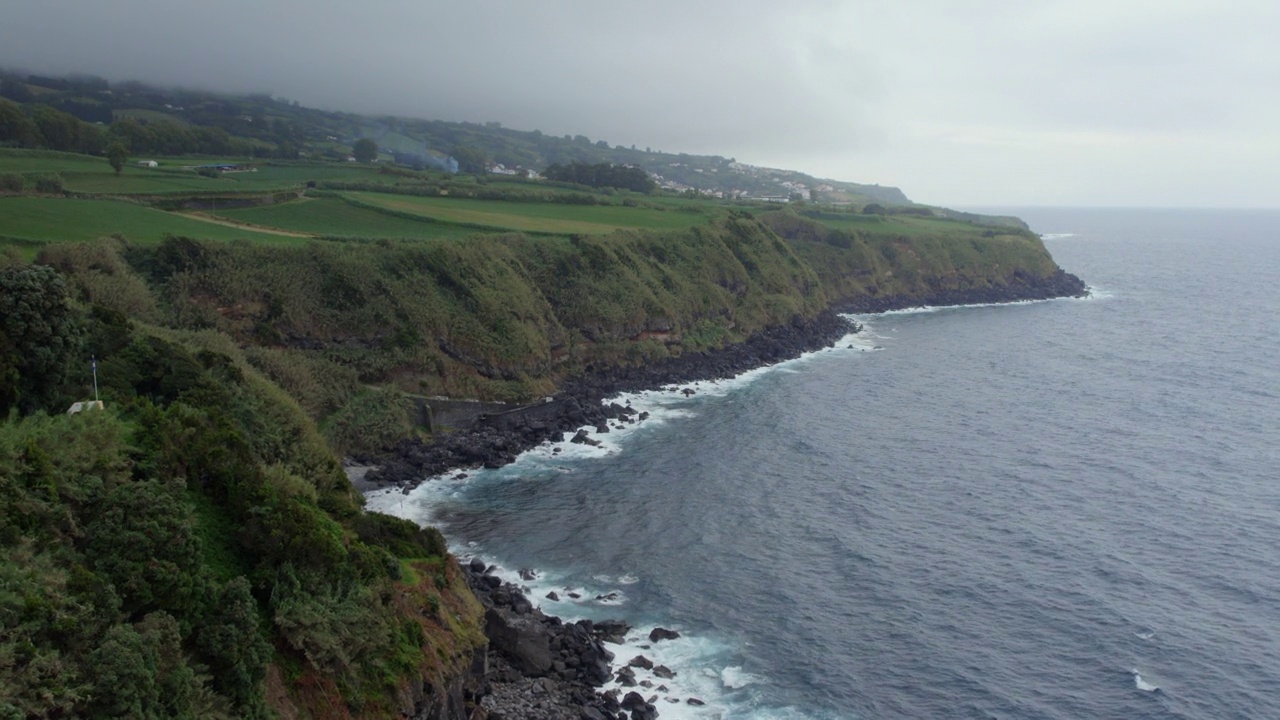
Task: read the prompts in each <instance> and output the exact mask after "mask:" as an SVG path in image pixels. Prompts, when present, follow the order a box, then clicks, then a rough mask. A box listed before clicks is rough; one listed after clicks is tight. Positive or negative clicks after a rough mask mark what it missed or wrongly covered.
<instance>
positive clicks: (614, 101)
mask: <svg viewBox="0 0 1280 720" xmlns="http://www.w3.org/2000/svg"><path fill="white" fill-rule="evenodd" d="M1278 45H1280V3H1277V2H1275V0H1153V1H1147V0H1042V1H1041V0H1024V1H1021V2H1019V1H1016V0H969V1H967V2H958V1H955V2H953V1H948V0H898V1H896V2H895V1H893V0H865V1H862V2H834V1H823V0H787V1H785V2H780V1H778V0H774V1H773V2H756V1H754V0H739V1H737V2H719V1H710V0H708V1H704V2H695V1H694V0H683V1H681V2H674V1H668V0H647V1H646V2H643V3H638V2H632V3H625V4H623V3H607V2H600V1H599V0H597V1H595V2H587V1H582V2H571V1H567V0H564V1H554V0H548V1H545V2H536V1H534V0H525V1H509V0H468V1H466V2H462V1H457V2H430V1H423V0H417V1H414V0H394V1H393V0H363V1H362V2H341V3H339V2H333V1H331V0H217V1H216V2H214V1H212V0H204V1H202V2H201V1H196V0H0V65H5V66H22V67H25V68H29V69H32V70H36V71H45V72H76V71H79V72H88V73H94V74H98V75H102V76H104V77H107V78H109V79H112V80H120V79H130V78H136V79H140V80H147V81H152V82H159V83H166V84H184V85H191V86H199V87H204V88H210V89H218V90H230V91H239V90H252V91H271V92H274V93H275V94H276V95H277V96H285V97H288V98H290V99H296V100H299V101H301V102H302V103H303V104H305V105H311V106H317V107H322V108H328V109H340V110H350V111H356V112H367V113H389V114H397V115H408V116H417V117H428V118H441V119H447V120H472V121H488V120H497V121H500V122H502V123H503V124H504V125H506V126H508V127H513V128H518V129H525V130H532V129H535V128H536V129H539V130H542V131H543V132H546V133H551V134H564V133H572V134H579V133H580V134H584V135H587V136H589V137H590V138H591V139H592V140H600V139H604V140H608V141H609V142H610V143H612V144H623V145H631V144H635V145H637V146H640V147H645V146H650V147H653V148H654V149H662V150H667V151H672V152H691V153H713V154H719V155H725V156H731V157H736V158H737V159H738V160H740V161H743V162H749V163H753V164H758V165H768V166H773V167H786V168H792V169H797V170H802V171H805V172H808V173H811V174H814V175H819V176H825V177H832V178H836V179H840V180H853V181H858V182H878V183H882V184H887V185H897V186H900V187H901V188H902V189H903V190H904V191H906V193H907V194H908V195H909V196H910V197H911V198H912V199H915V200H918V201H921V202H928V203H934V204H942V205H953V206H964V205H1129V206H1179V205H1195V206H1252V207H1276V206H1278V205H1280V51H1278V50H1277V46H1278Z"/></svg>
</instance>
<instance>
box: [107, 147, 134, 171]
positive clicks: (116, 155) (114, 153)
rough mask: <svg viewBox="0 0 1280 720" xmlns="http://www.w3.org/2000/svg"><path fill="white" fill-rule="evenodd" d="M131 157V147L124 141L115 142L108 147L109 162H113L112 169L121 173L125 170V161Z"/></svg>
mask: <svg viewBox="0 0 1280 720" xmlns="http://www.w3.org/2000/svg"><path fill="white" fill-rule="evenodd" d="M128 159H129V148H127V147H125V146H124V143H122V142H113V143H111V145H110V146H108V147H107V162H109V163H111V167H112V169H114V170H115V171H116V175H119V174H120V173H121V171H123V170H124V163H125V161H126V160H128Z"/></svg>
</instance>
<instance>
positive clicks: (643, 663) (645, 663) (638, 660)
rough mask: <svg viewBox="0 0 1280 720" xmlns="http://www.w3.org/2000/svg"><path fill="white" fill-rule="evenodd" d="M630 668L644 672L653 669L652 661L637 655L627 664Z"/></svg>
mask: <svg viewBox="0 0 1280 720" xmlns="http://www.w3.org/2000/svg"><path fill="white" fill-rule="evenodd" d="M627 664H628V665H630V666H631V667H638V668H644V669H645V670H652V669H653V661H652V660H650V659H649V658H647V657H645V656H643V655H637V656H635V657H633V658H631V660H629V661H628V662H627Z"/></svg>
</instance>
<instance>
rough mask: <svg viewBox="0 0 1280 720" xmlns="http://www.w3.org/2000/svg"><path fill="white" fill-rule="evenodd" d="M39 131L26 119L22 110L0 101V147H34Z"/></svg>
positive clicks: (29, 119)
mask: <svg viewBox="0 0 1280 720" xmlns="http://www.w3.org/2000/svg"><path fill="white" fill-rule="evenodd" d="M38 135H39V130H37V129H36V124H35V123H34V122H32V121H31V118H29V117H27V116H26V115H25V114H24V113H23V112H22V108H21V107H19V106H18V105H16V104H14V103H11V102H9V101H8V100H4V99H0V145H13V146H15V147H35V146H36V145H37V143H38V142H39V140H38Z"/></svg>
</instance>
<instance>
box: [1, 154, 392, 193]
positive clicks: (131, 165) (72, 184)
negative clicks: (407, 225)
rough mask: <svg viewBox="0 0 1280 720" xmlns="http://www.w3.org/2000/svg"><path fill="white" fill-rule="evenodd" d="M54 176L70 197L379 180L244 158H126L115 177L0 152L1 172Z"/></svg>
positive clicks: (91, 163)
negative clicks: (218, 169) (219, 166)
mask: <svg viewBox="0 0 1280 720" xmlns="http://www.w3.org/2000/svg"><path fill="white" fill-rule="evenodd" d="M140 160H155V161H157V162H159V163H160V166H159V167H156V168H143V167H138V165H137V163H138V161H140ZM221 162H228V163H245V164H248V165H252V166H254V167H256V168H257V169H258V170H257V172H243V173H227V174H224V175H221V176H219V177H216V178H206V177H201V176H199V175H197V174H196V173H195V172H194V171H192V170H185V169H183V168H185V167H190V166H192V165H207V164H212V163H221ZM10 172H13V173H20V174H24V175H32V174H37V173H58V174H60V175H62V178H63V184H64V186H65V187H66V188H67V190H70V191H71V192H77V193H88V194H104V195H151V194H167V193H193V192H194V193H219V192H264V193H265V192H270V191H272V190H283V189H288V188H294V187H298V186H300V185H303V184H305V183H306V182H307V181H309V180H317V181H320V180H338V181H344V182H369V181H374V180H376V179H377V177H378V168H377V167H374V166H370V165H360V164H356V163H321V162H297V163H279V162H275V161H266V160H246V159H244V158H193V157H179V158H164V157H155V156H142V155H137V156H130V158H129V160H128V162H127V163H125V167H124V171H123V172H122V173H121V174H120V175H119V176H117V175H116V174H115V171H114V170H112V169H111V166H110V165H109V164H107V160H106V158H101V157H94V156H92V155H79V154H76V153H60V152H48V151H41V150H15V149H0V173H10Z"/></svg>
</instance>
